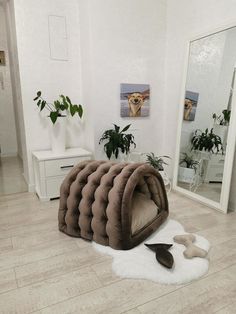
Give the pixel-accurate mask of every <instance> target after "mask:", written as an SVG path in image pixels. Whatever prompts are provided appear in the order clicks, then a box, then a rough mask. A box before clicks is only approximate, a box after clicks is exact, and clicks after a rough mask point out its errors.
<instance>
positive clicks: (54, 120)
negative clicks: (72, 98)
mask: <svg viewBox="0 0 236 314" xmlns="http://www.w3.org/2000/svg"><path fill="white" fill-rule="evenodd" d="M57 117H58V112H57V111H51V112H50V118H51V120H52V123H53V124H55V122H56V121H57Z"/></svg>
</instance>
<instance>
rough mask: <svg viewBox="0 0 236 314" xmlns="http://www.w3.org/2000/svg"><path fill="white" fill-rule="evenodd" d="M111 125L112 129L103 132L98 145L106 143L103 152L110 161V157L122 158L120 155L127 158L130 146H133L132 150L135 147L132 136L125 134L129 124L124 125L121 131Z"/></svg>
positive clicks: (116, 126)
mask: <svg viewBox="0 0 236 314" xmlns="http://www.w3.org/2000/svg"><path fill="white" fill-rule="evenodd" d="M113 125H114V128H113V129H109V130H106V131H104V133H103V134H102V137H101V138H100V140H99V144H101V143H102V142H103V141H106V143H105V144H104V151H105V153H106V155H107V158H108V159H111V157H114V158H115V159H118V158H119V157H121V158H122V154H123V156H124V155H126V156H127V155H128V154H129V152H130V148H131V146H132V145H133V146H134V148H135V147H136V144H135V142H134V136H133V135H132V134H131V133H128V134H127V133H126V131H128V129H129V128H130V126H131V124H129V125H126V126H125V127H124V128H123V129H122V130H121V129H120V127H119V126H118V125H116V124H113Z"/></svg>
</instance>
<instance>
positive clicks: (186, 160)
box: [178, 153, 199, 183]
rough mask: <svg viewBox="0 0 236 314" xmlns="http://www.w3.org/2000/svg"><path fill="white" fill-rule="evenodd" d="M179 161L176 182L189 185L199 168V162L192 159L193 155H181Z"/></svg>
mask: <svg viewBox="0 0 236 314" xmlns="http://www.w3.org/2000/svg"><path fill="white" fill-rule="evenodd" d="M181 154H182V157H181V158H180V161H179V171H178V181H180V182H184V183H191V182H192V181H193V178H194V175H195V173H196V171H197V168H198V166H199V162H198V161H197V160H195V159H194V157H193V155H190V154H188V153H181Z"/></svg>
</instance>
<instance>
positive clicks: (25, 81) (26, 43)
mask: <svg viewBox="0 0 236 314" xmlns="http://www.w3.org/2000/svg"><path fill="white" fill-rule="evenodd" d="M14 6H15V22H16V37H17V46H18V58H19V71H20V80H21V87H22V102H23V112H24V123H25V133H26V150H27V159H28V178H27V179H28V183H29V185H31V184H32V183H33V170H32V151H34V150H40V149H49V148H50V139H49V133H48V132H49V128H48V123H50V122H49V119H48V118H47V114H48V113H47V112H42V113H41V114H40V113H39V110H38V108H37V106H36V104H35V103H34V102H33V98H34V97H35V94H36V92H37V91H38V90H41V91H42V92H43V95H44V96H45V98H46V99H47V100H48V101H52V100H54V99H56V98H57V97H58V96H59V95H60V94H66V95H68V96H70V98H71V99H72V101H74V102H75V103H80V102H81V99H82V96H81V95H82V93H81V70H80V69H81V66H80V46H79V22H78V4H77V1H76V0H70V1H64V0H50V1H49V0H41V1H31V0H17V1H14ZM49 15H55V16H65V17H66V23H67V34H68V41H67V42H68V60H67V61H61V60H54V59H51V57H50V45H49V31H48V16H49ZM85 110H86V108H85ZM83 128H84V126H83V123H81V122H80V121H79V118H77V117H75V118H74V119H73V120H72V121H70V122H69V127H68V133H67V134H68V137H67V138H68V143H67V144H68V146H70V147H73V146H79V145H81V146H84V140H83Z"/></svg>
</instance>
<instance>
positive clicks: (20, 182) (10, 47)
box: [0, 1, 28, 196]
mask: <svg viewBox="0 0 236 314" xmlns="http://www.w3.org/2000/svg"><path fill="white" fill-rule="evenodd" d="M12 19H13V15H12V14H11V8H10V4H9V3H8V2H7V1H4V2H0V196H1V195H7V194H12V193H20V192H26V191H27V190H28V186H27V183H26V181H25V178H24V165H23V164H24V163H23V160H24V151H25V149H24V147H23V145H22V143H24V142H25V140H24V125H23V115H22V104H21V100H20V98H21V97H19V95H20V93H19V91H20V83H19V74H18V72H17V71H18V65H17V60H15V59H16V58H15V56H16V55H17V53H16V51H14V49H15V50H16V48H15V47H16V44H15V43H14V42H13V41H14V38H15V37H14V21H13V20H12ZM13 56H14V57H13Z"/></svg>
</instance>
